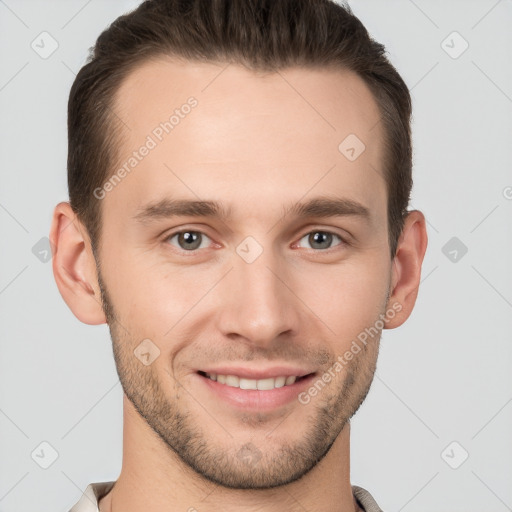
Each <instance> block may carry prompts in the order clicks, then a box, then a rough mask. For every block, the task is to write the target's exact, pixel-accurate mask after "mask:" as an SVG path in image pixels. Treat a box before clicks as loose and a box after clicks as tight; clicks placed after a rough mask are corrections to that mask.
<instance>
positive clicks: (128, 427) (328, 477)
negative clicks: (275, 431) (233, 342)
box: [100, 396, 360, 512]
mask: <svg viewBox="0 0 512 512" xmlns="http://www.w3.org/2000/svg"><path fill="white" fill-rule="evenodd" d="M123 425H124V427H123V464H122V469H121V473H120V475H119V478H118V479H117V481H116V484H115V485H114V488H113V489H112V490H111V491H110V492H109V493H108V494H107V495H106V496H105V497H104V498H103V499H101V501H100V511H101V512H121V511H122V512H138V511H140V510H144V511H145V512H159V511H161V510H169V511H173V510H184V511H189V512H199V511H201V510H208V511H211V512H217V511H221V510H222V511H225V512H235V511H236V512H253V511H256V510H257V511H258V512H282V511H283V510H289V511H295V510H297V511H303V510H315V511H317V512H333V511H336V512H349V511H350V512H354V511H357V510H360V509H359V508H358V506H357V504H356V502H355V499H354V497H353V495H352V489H351V485H350V463H349V457H350V439H349V438H350V425H349V424H347V425H346V426H345V428H344V429H343V430H342V432H341V433H340V435H339V436H338V438H337V439H336V441H335V442H334V444H333V445H332V447H331V449H330V450H329V452H328V453H327V455H326V456H325V457H324V458H323V459H322V460H321V461H320V462H319V463H318V464H317V465H316V466H315V467H314V468H313V469H312V470H311V471H309V472H308V473H307V474H306V475H304V476H303V477H302V478H301V479H299V480H297V481H295V482H292V483H290V484H287V485H284V486H281V487H276V488H273V489H258V490H245V489H244V490H239V489H229V488H224V487H221V486H219V485H217V484H214V483H212V482H209V481H207V480H206V479H204V478H203V477H202V476H201V475H198V474H197V473H196V472H194V471H193V470H192V469H191V468H189V467H188V466H186V465H185V464H184V463H183V462H182V461H181V459H179V457H177V455H176V454H175V453H174V452H173V451H172V450H170V449H169V448H168V447H167V445H166V444H165V443H164V442H163V441H162V440H161V439H160V438H159V437H158V436H157V435H156V434H155V433H154V432H153V430H152V429H151V428H150V427H149V426H148V425H147V424H146V423H145V421H144V420H143V419H142V418H141V417H140V416H139V415H138V413H137V412H136V411H135V410H134V409H133V407H132V405H131V403H130V402H129V401H128V400H127V398H126V396H125V397H124V423H123Z"/></svg>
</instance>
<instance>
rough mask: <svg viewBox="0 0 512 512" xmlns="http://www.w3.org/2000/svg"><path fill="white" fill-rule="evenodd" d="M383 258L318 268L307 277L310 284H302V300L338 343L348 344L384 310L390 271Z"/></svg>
mask: <svg viewBox="0 0 512 512" xmlns="http://www.w3.org/2000/svg"><path fill="white" fill-rule="evenodd" d="M382 261H383V260H382V259H380V260H378V259H374V260H372V261H371V262H369V261H366V260H365V261H363V260H362V259H361V260H360V261H357V260H355V259H354V260H353V261H352V262H348V261H346V262H344V263H343V264H341V265H337V266H336V267H334V266H332V267H330V268H329V267H327V266H325V267H324V268H323V269H322V268H321V267H319V269H318V270H316V271H315V273H314V274H310V275H309V276H308V280H307V281H308V283H309V285H308V286H307V287H306V284H303V287H302V289H303V290H304V291H303V297H304V302H306V304H308V305H310V307H311V309H312V310H313V312H314V313H315V314H317V315H318V317H319V318H320V319H321V320H322V322H323V323H324V324H325V325H326V326H327V327H328V328H329V329H330V334H331V335H332V336H334V337H335V339H336V340H339V342H341V340H343V342H344V343H345V342H347V343H350V341H351V340H352V339H353V338H354V337H356V336H357V335H358V334H359V333H360V332H362V331H363V330H364V329H365V328H366V327H369V326H370V325H373V324H374V323H375V321H376V319H377V318H378V316H379V314H380V313H382V312H383V308H385V299H386V293H387V290H388V282H389V276H388V272H389V270H388V268H387V266H386V265H384V264H383V263H382ZM311 283H316V285H315V286H312V285H311ZM322 283H323V284H322ZM320 284H322V285H321V286H320ZM306 290H308V291H306ZM306 297H307V298H306ZM333 332H334V333H335V334H333Z"/></svg>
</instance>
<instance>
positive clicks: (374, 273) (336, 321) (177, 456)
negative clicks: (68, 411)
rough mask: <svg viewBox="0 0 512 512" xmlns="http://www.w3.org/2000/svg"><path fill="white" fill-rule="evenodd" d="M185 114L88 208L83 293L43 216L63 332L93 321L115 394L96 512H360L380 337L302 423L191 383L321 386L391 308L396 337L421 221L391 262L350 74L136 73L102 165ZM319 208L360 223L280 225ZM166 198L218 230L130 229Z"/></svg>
mask: <svg viewBox="0 0 512 512" xmlns="http://www.w3.org/2000/svg"><path fill="white" fill-rule="evenodd" d="M221 71H222V72H221ZM219 73H220V74H219ZM291 85H292V86H293V87H291ZM190 96H194V97H195V98H196V99H197V101H198V105H197V107H195V108H194V109H193V110H192V111H191V112H190V114H188V115H187V116H185V118H184V119H181V120H180V122H179V125H177V126H176V127H175V128H174V129H173V131H172V132H171V133H170V134H168V135H166V136H165V137H164V139H163V140H162V142H160V143H159V144H158V145H157V147H155V148H154V149H153V150H152V151H151V152H150V153H149V154H148V155H147V156H146V157H145V158H144V159H143V160H142V161H141V162H140V163H138V165H137V167H136V169H134V170H133V171H132V172H131V173H130V174H128V175H127V176H126V177H125V178H124V179H123V180H122V182H121V183H120V184H118V185H117V186H116V187H115V188H114V189H113V190H112V191H110V192H109V193H108V194H106V196H105V198H104V199H103V200H102V208H103V217H102V218H103V226H102V240H103V241H104V243H103V245H102V246H101V249H100V251H99V254H98V259H99V261H98V263H100V264H101V273H100V272H99V270H100V269H99V268H98V267H97V265H96V261H95V259H94V257H93V253H92V250H91V245H90V240H89V238H88V235H87V232H86V230H85V228H84V226H83V225H82V224H81V223H80V221H79V220H78V219H77V218H76V217H75V215H74V214H73V212H72V210H71V208H70V206H69V203H67V202H63V203H60V204H58V205H57V206H56V208H55V211H54V217H53V223H52V228H51V234H50V236H51V241H52V243H53V245H54V247H55V250H54V256H53V270H54V275H55V279H56V282H57V285H58V287H59V290H60V292H61V294H62V296H63V298H64V300H65V301H66V303H67V304H68V306H69V307H70V309H71V310H72V311H73V313H74V314H75V316H76V317H77V318H78V319H79V320H80V321H82V322H84V323H87V324H101V323H105V322H107V321H108V323H109V328H110V332H111V336H112V342H113V347H114V355H115V361H116V367H117V371H118V374H119V377H120V380H121V383H122V385H123V390H124V399H123V406H124V430H123V464H122V470H121V474H120V476H119V478H118V479H117V483H116V485H115V487H114V489H113V490H112V491H111V492H110V493H109V494H108V495H107V496H106V497H104V498H103V499H102V500H101V502H100V508H101V510H102V511H114V512H120V511H123V512H132V511H133V512H134V511H138V510H145V511H147V512H156V511H161V510H184V511H185V510H191V511H192V510H198V511H200V510H208V511H221V510H222V511H235V510H236V511H238V512H240V511H243V512H245V511H256V510H257V511H267V512H270V511H282V510H290V511H295V510H297V511H298V510H304V509H305V510H315V511H319V512H320V511H329V512H332V511H333V510H337V511H338V510H339V511H354V510H358V509H359V508H358V505H357V503H356V501H355V499H354V497H353V495H352V492H351V485H350V464H349V458H350V457H349V456H350V453H349V443H350V432H349V431H350V422H349V420H350V418H351V417H352V415H353V414H354V413H355V411H356V410H357V408H358V407H359V405H360V404H361V402H362V401H363V400H364V397H365V396H366V394H367V392H368V390H369V387H370V384H371V382H372V379H373V374H374V371H375V365H376V360H377V354H378V345H379V341H380V330H379V334H378V335H377V336H374V337H373V338H371V339H370V341H369V342H368V343H367V344H366V345H365V346H364V347H363V346H362V345H361V348H362V350H361V351H360V352H359V353H357V354H356V355H354V357H353V358H352V359H351V360H350V361H348V362H347V363H346V365H345V366H344V367H343V369H342V370H341V371H338V372H335V375H334V377H333V378H332V379H331V380H330V382H329V383H328V384H326V385H325V387H323V389H322V390H321V391H320V392H318V394H316V396H314V397H311V400H310V401H309V402H308V403H307V404H303V403H300V401H299V400H296V399H293V400H291V401H289V402H287V403H285V404H284V405H280V406H276V407H274V408H271V409H269V410H267V409H266V410H262V409H259V408H258V407H252V408H251V407H249V408H245V409H242V408H240V407H237V406H234V405H232V404H230V403H228V402H226V400H224V399H223V398H222V397H220V396H219V395H218V394H217V393H216V392H213V391H212V390H211V389H210V388H209V387H208V386H207V385H206V384H205V382H206V381H205V379H204V378H203V377H201V376H199V375H198V373H197V370H198V369H201V368H210V367H219V366H221V365H223V366H229V365H235V364H236V365H237V366H243V367H246V368H256V369H264V368H268V367H269V366H272V365H284V366H290V365H293V366H295V367H299V368H302V369H305V370H307V371H308V372H314V373H315V378H316V379H315V380H318V378H320V379H321V377H322V375H324V374H325V373H326V372H327V371H328V370H329V368H332V366H333V364H334V363H335V361H336V360H337V358H338V357H339V356H340V355H342V354H344V353H345V352H346V351H347V350H348V349H350V347H351V343H352V342H353V340H355V339H357V336H358V334H360V333H361V332H363V331H364V330H365V328H368V327H370V326H374V325H375V324H376V321H377V320H378V319H379V318H382V317H379V315H386V312H387V311H388V310H390V309H392V308H393V307H394V306H393V305H395V307H396V306H397V305H399V308H400V311H396V310H395V314H394V315H393V317H392V318H391V317H390V316H385V320H384V328H388V329H392V328H395V327H398V326H399V325H401V324H402V323H403V322H404V321H405V320H406V319H407V318H408V317H409V315H410V313H411V311H412V309H413V306H414V303H415V301H416V296H417V292H418V286H419V282H420V272H421V264H422V261H423V257H424V254H425V250H426V246H427V235H426V228H425V218H424V216H423V214H422V213H421V212H419V211H416V210H415V211H412V212H410V213H409V215H408V217H407V219H406V222H405V227H404V230H403V232H402V236H401V238H400V241H399V246H398V251H397V254H396V256H395V258H394V259H393V260H391V258H390V255H389V245H388V225H387V193H386V186H385V182H384V179H383V177H382V164H381V162H382V161H383V154H384V153H383V150H384V148H383V144H382V140H383V132H382V123H379V122H378V121H379V119H380V115H379V111H378V108H377V104H376V102H375V100H374V98H373V96H372V94H371V92H370V91H369V89H368V88H367V87H366V85H365V84H364V82H363V81H362V80H361V79H359V78H358V77H357V76H356V75H355V74H353V73H351V72H348V71H340V70H332V69H321V70H311V69H309V70H307V69H299V68H293V69H287V70H285V71H280V72H279V73H267V74H263V73H256V72H253V71H248V70H246V69H244V68H242V67H240V66H236V65H234V64H231V65H229V66H227V67H226V64H217V65H216V64H212V63H208V64H205V63H192V62H183V61H179V60H171V59H169V58H161V59H159V60H153V61H151V62H146V63H145V64H143V65H142V66H141V67H139V68H137V69H136V70H135V71H134V72H133V73H132V74H131V75H129V76H128V78H127V79H126V80H125V82H124V83H123V84H122V86H121V87H120V89H119V91H118V94H117V96H116V102H115V106H114V110H115V112H116V114H117V115H118V116H119V118H121V119H122V120H123V122H124V123H125V124H126V125H127V126H128V127H129V128H130V129H129V130H128V129H125V130H123V132H122V135H123V140H122V151H121V154H120V159H119V165H122V162H124V161H126V159H127V158H128V157H129V156H130V155H131V153H132V152H133V151H134V150H136V149H138V148H139V147H140V146H141V145H142V144H143V143H144V141H145V140H146V137H147V135H148V134H151V133H152V130H153V129H154V128H155V126H157V125H158V124H159V123H160V122H162V121H163V120H166V119H168V117H169V116H170V115H171V114H172V111H173V110H174V109H175V108H179V107H180V105H182V104H184V103H185V102H186V100H187V98H188V97H190ZM351 133H353V134H356V135H357V137H358V138H359V139H360V140H362V141H363V142H364V144H365V146H366V149H365V151H364V152H363V153H362V154H361V155H360V156H359V157H358V158H357V159H356V160H354V161H349V160H348V159H347V158H345V156H344V155H343V154H341V152H340V151H339V150H338V145H339V144H340V143H341V141H342V140H343V139H344V138H345V137H346V136H347V135H348V134H351ZM320 196H324V197H325V196H329V197H336V198H347V199H351V200H353V201H357V202H358V203H361V204H362V205H364V206H366V207H367V208H368V210H369V213H370V215H369V218H368V219H367V220H365V219H364V218H362V217H360V216H357V215H344V216H336V217H329V218H321V217H307V218H303V219H299V218H297V217H295V216H294V215H292V214H285V215H283V213H285V212H287V208H289V207H290V206H291V205H293V204H294V203H297V202H300V201H305V200H308V199H312V198H313V197H320ZM164 197H172V198H174V199H190V200H197V199H198V198H200V199H202V200H215V201H218V202H220V203H222V205H224V206H225V207H229V208H230V210H231V215H230V217H229V218H226V219H219V218H210V217H205V216H186V217H182V216H180V217H172V218H160V219H159V220H157V221H156V222H155V221H153V222H151V223H148V222H146V223H141V222H137V221H136V220H135V219H134V218H133V217H134V216H135V215H136V213H137V212H138V211H139V210H140V208H141V207H143V206H144V205H146V204H148V203H150V202H155V201H157V200H160V199H162V198H164ZM180 230H183V231H186V230H188V231H193V232H195V233H196V234H197V232H199V233H200V234H199V235H198V236H199V237H203V238H202V239H201V245H200V246H199V248H197V249H195V252H194V251H190V250H188V251H187V250H186V249H185V248H186V247H187V244H186V242H184V240H183V239H180V238H179V237H178V236H171V235H174V234H175V233H176V232H177V231H180ZM318 232H320V233H326V232H327V233H332V234H333V235H334V236H333V237H332V238H329V236H328V238H327V242H326V244H325V245H322V244H321V243H318V242H315V240H314V239H312V237H310V236H308V235H310V234H315V233H318ZM248 236H251V237H253V238H254V239H255V240H256V241H257V242H258V244H259V245H260V247H261V248H262V253H261V254H260V255H259V257H258V258H257V259H256V260H255V261H253V262H251V263H248V262H247V261H245V260H244V259H243V258H242V257H241V256H240V255H239V254H238V253H237V251H236V249H237V247H238V246H239V244H240V243H241V242H242V241H244V239H245V238H246V237H248ZM338 237H340V238H338ZM180 242H181V245H180ZM102 302H103V307H102ZM145 339H150V340H151V342H152V343H153V344H154V346H156V347H158V350H159V351H160V352H159V356H158V357H157V358H156V359H155V360H154V361H153V362H152V363H151V364H148V365H144V364H142V363H141V361H140V360H139V359H138V358H137V357H136V356H135V355H134V350H135V349H136V348H137V347H138V346H139V344H140V343H141V341H142V340H145ZM247 453H249V455H250V456H249V457H243V454H246V455H247ZM241 454H242V455H241Z"/></svg>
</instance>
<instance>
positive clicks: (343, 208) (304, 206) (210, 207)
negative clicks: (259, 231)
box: [133, 196, 371, 224]
mask: <svg viewBox="0 0 512 512" xmlns="http://www.w3.org/2000/svg"><path fill="white" fill-rule="evenodd" d="M230 215H231V208H226V207H224V206H223V205H222V204H221V203H219V202H217V201H202V200H189V199H171V198H164V199H161V200H160V201H157V202H154V203H149V204H147V205H145V206H142V207H141V208H139V209H138V210H137V213H136V214H135V215H134V216H133V218H134V219H135V220H136V221H137V222H139V223H142V224H148V223H151V222H156V221H159V220H161V219H169V218H172V217H210V218H218V219H221V220H223V221H226V220H228V219H229V218H230ZM288 215H291V216H293V217H297V218H299V219H301V218H308V217H320V218H327V217H344V216H356V217H360V218H362V219H363V220H365V221H366V222H369V221H370V219H371V214H370V209H369V208H368V207H366V206H364V205H363V204H361V203H359V202H357V201H354V200H352V199H347V198H339V197H329V196H322V197H315V198H313V199H310V200H309V201H306V202H303V203H300V202H299V203H294V204H292V205H291V206H288V207H286V206H284V207H283V216H288Z"/></svg>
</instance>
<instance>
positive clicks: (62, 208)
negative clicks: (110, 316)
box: [50, 202, 106, 325]
mask: <svg viewBox="0 0 512 512" xmlns="http://www.w3.org/2000/svg"><path fill="white" fill-rule="evenodd" d="M50 242H51V245H52V253H53V259H52V268H53V275H54V277H55V281H56V283H57V287H58V288H59V292H60V294H61V295H62V298H63V299H64V301H65V302H66V304H67V305H68V306H69V308H70V309H71V311H72V312H73V314H74V315H75V316H76V317H77V318H78V319H79V320H80V321H81V322H83V323H85V324H90V325H97V324H103V323H106V318H105V314H104V313H103V308H102V306H101V295H100V290H99V286H98V280H97V274H96V264H95V261H94V257H93V254H92V250H91V244H90V241H89V238H88V236H87V233H86V230H85V227H84V226H83V225H82V223H81V222H80V221H79V220H78V219H77V217H76V215H75V213H74V212H73V210H72V208H71V206H70V204H69V203H68V202H62V203H59V204H58V205H57V206H56V207H55V210H54V212H53V219H52V226H51V230H50Z"/></svg>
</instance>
